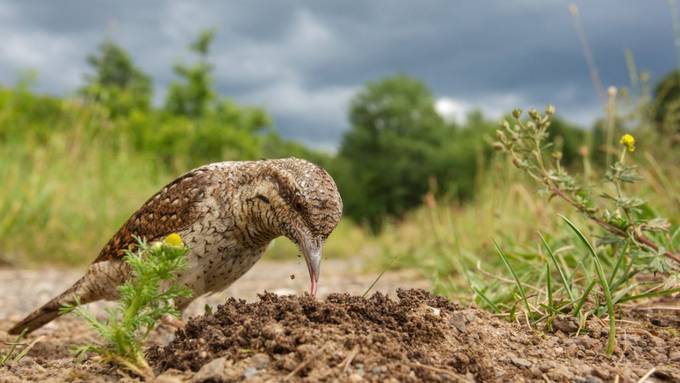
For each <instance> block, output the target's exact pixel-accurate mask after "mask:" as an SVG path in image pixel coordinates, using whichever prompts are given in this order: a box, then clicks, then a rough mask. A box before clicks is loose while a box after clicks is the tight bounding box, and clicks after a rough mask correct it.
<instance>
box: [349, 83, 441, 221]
mask: <svg viewBox="0 0 680 383" xmlns="http://www.w3.org/2000/svg"><path fill="white" fill-rule="evenodd" d="M350 122H351V124H352V128H351V130H350V131H349V132H348V133H347V134H346V135H345V137H344V139H343V141H342V145H341V147H340V153H339V157H340V161H341V163H342V166H339V169H342V170H337V171H338V172H340V173H346V174H340V175H339V178H340V179H341V180H342V181H341V186H340V187H341V189H342V192H343V197H344V199H345V201H346V202H347V203H346V206H345V207H346V213H347V214H348V215H349V216H351V217H353V218H355V219H358V220H365V221H367V222H368V223H369V224H370V225H371V227H373V228H374V229H377V228H379V227H380V224H381V221H382V218H383V217H385V216H399V215H401V214H403V213H404V212H405V211H406V210H408V209H410V208H412V207H414V206H417V205H419V204H420V203H421V201H422V198H423V195H424V194H425V193H426V192H427V190H428V182H429V181H428V180H429V178H430V177H432V176H436V175H437V170H436V169H435V168H434V166H433V163H434V161H433V160H434V158H436V157H437V150H438V149H439V148H441V146H442V145H443V142H442V136H443V135H444V133H445V129H446V126H445V124H444V121H443V120H442V118H441V116H440V115H439V114H437V112H436V111H435V109H434V99H433V97H432V94H431V92H430V90H429V89H428V88H427V87H426V86H425V85H424V84H423V83H422V82H420V81H418V80H416V79H413V78H411V77H408V76H405V75H397V76H393V77H389V78H386V79H383V80H380V81H376V82H369V83H368V84H367V85H366V87H365V89H364V90H363V91H361V92H360V93H359V94H357V95H356V96H355V97H354V99H353V100H352V102H351V107H350Z"/></svg>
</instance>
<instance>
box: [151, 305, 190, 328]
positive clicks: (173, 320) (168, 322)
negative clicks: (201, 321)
mask: <svg viewBox="0 0 680 383" xmlns="http://www.w3.org/2000/svg"><path fill="white" fill-rule="evenodd" d="M189 303H191V300H189V299H182V298H180V299H178V300H176V301H175V306H176V307H177V309H178V310H179V312H180V314H179V317H175V316H172V315H164V316H163V317H162V318H161V320H160V322H161V323H160V326H159V327H163V328H165V329H168V330H175V331H176V330H181V329H183V328H184V327H185V326H186V325H187V324H186V322H184V321H183V320H182V314H184V310H186V308H187V307H188V306H189Z"/></svg>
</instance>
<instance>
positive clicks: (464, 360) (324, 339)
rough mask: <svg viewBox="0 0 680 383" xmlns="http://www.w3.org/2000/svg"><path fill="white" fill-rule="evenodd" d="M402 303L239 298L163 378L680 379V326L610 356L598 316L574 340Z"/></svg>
mask: <svg viewBox="0 0 680 383" xmlns="http://www.w3.org/2000/svg"><path fill="white" fill-rule="evenodd" d="M397 296H398V300H393V299H390V298H388V297H387V296H385V295H383V294H379V293H376V294H374V295H373V296H372V297H370V298H368V299H365V298H362V297H358V296H351V295H348V294H333V295H330V296H328V297H327V298H326V300H324V301H319V300H315V299H313V298H311V297H309V296H283V297H281V296H276V295H274V294H263V295H261V296H260V300H259V301H258V302H255V303H246V302H245V301H243V300H236V299H229V300H227V302H226V303H225V304H224V305H221V306H219V308H218V309H217V311H216V312H214V313H212V314H209V315H205V316H201V317H198V318H194V319H192V320H191V321H190V322H189V323H188V324H187V326H186V328H185V329H184V330H181V331H179V332H178V333H177V334H176V337H175V339H174V340H173V341H172V342H171V343H170V344H169V345H167V346H165V347H155V348H152V349H151V350H150V352H149V358H150V360H151V361H152V363H153V365H154V366H155V368H156V369H157V370H158V371H159V372H163V371H166V370H169V371H170V372H172V371H174V370H191V371H194V372H196V373H195V374H193V378H192V380H193V381H197V382H200V381H205V382H213V381H240V380H246V379H247V380H249V381H281V380H284V379H289V380H296V381H309V382H315V381H374V382H384V381H400V382H421V381H434V382H437V381H441V382H450V381H534V380H536V381H559V382H567V381H583V382H598V381H610V380H611V381H613V380H615V379H617V377H618V379H619V381H621V382H626V381H637V380H638V379H639V378H640V377H642V376H644V375H646V374H648V375H649V377H650V379H655V380H656V381H666V380H667V381H680V368H679V367H678V366H679V365H680V352H678V350H680V339H679V337H678V336H677V329H676V328H663V327H658V326H654V325H648V324H640V323H635V322H628V321H621V322H620V323H619V333H618V347H617V350H616V352H615V354H614V356H612V357H607V356H606V355H604V352H603V347H604V345H605V344H606V337H607V328H606V325H605V324H604V323H601V322H600V321H599V320H597V319H593V320H590V321H589V322H588V323H587V329H586V331H585V335H578V336H576V335H575V334H570V333H571V332H575V331H576V326H575V325H574V323H572V322H570V321H569V320H568V319H566V318H564V319H559V320H557V321H556V322H555V327H556V328H558V330H557V331H556V332H555V333H544V332H539V331H533V330H531V329H527V328H525V327H523V326H520V325H519V324H513V323H509V322H507V321H504V320H502V319H499V318H497V317H494V316H493V315H491V314H488V313H486V312H483V311H479V310H477V309H462V308H461V307H459V306H457V305H455V304H453V303H451V302H449V301H448V300H446V299H444V298H441V297H435V296H432V295H431V294H429V293H428V292H426V291H424V290H400V291H398V293H397ZM166 374H167V373H166Z"/></svg>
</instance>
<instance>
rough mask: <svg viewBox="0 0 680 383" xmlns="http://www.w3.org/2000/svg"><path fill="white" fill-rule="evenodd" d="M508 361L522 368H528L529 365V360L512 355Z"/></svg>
mask: <svg viewBox="0 0 680 383" xmlns="http://www.w3.org/2000/svg"><path fill="white" fill-rule="evenodd" d="M510 362H512V364H514V365H515V366H517V367H522V368H529V367H531V362H529V361H528V360H526V359H524V358H517V357H512V358H510Z"/></svg>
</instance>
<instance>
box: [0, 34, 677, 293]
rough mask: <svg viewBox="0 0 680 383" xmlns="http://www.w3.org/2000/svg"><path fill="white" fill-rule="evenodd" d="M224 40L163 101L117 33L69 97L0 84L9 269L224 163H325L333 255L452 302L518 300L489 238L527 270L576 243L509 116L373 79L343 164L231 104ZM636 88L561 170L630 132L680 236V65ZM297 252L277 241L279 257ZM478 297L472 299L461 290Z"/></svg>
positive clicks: (262, 114)
mask: <svg viewBox="0 0 680 383" xmlns="http://www.w3.org/2000/svg"><path fill="white" fill-rule="evenodd" d="M213 38H214V33H213V32H212V31H209V30H208V31H204V32H203V33H201V34H200V35H199V36H197V38H196V39H195V41H194V42H193V43H192V44H191V45H190V46H189V47H188V49H189V50H190V53H191V54H192V55H193V56H194V59H193V61H192V62H190V63H182V64H177V65H175V67H174V73H175V75H176V79H175V81H174V82H173V83H172V84H171V86H170V88H169V91H168V93H167V96H166V98H165V100H164V102H162V103H161V104H160V105H155V104H154V103H153V102H152V100H153V92H154V84H153V83H152V81H151V78H150V76H149V75H148V74H146V73H144V72H143V71H142V70H141V69H139V68H138V67H137V66H136V65H135V63H134V60H133V58H132V57H130V55H129V54H128V53H127V52H126V50H125V49H124V48H123V47H121V46H120V45H118V44H117V43H116V42H115V41H113V40H110V39H107V40H105V41H103V42H102V43H101V44H100V46H99V48H98V50H97V51H96V52H93V53H92V54H91V55H90V56H89V57H87V58H86V59H87V62H88V63H89V67H90V71H89V72H88V73H86V74H84V76H85V79H86V82H85V85H84V86H83V87H82V88H81V89H77V90H74V92H73V94H72V95H71V96H68V97H55V96H46V95H41V94H36V93H34V92H32V91H31V86H32V83H33V81H34V79H33V76H31V75H30V74H27V75H26V76H25V77H24V78H23V79H22V80H21V81H19V82H18V84H17V85H16V86H14V87H11V88H2V89H0V183H1V187H0V259H1V260H2V261H3V262H5V263H9V264H11V265H16V266H32V265H33V266H35V265H45V264H50V265H82V264H84V263H87V262H89V261H90V260H91V259H93V258H94V257H95V255H96V253H97V252H98V251H99V249H100V248H101V246H102V245H103V244H104V243H105V241H106V240H107V239H108V238H109V237H110V236H111V235H112V234H113V233H114V232H115V231H116V230H117V228H118V227H119V226H120V225H121V224H122V223H123V222H124V221H125V220H126V219H127V218H128V216H129V215H130V214H131V213H132V212H133V211H135V210H136V209H137V208H138V207H139V206H140V205H141V204H142V203H143V202H144V201H145V200H146V199H147V198H148V197H149V196H150V195H152V194H153V193H154V192H155V191H157V190H158V189H159V188H160V187H162V186H163V185H164V184H166V183H168V182H169V181H171V180H172V179H173V178H174V177H176V176H178V175H180V174H182V173H183V172H185V171H187V170H189V169H191V168H193V167H196V166H199V165H202V164H205V163H209V162H214V161H225V160H256V159H261V158H276V157H284V156H296V157H301V158H306V159H309V160H311V161H313V162H316V163H318V164H320V165H321V166H323V167H325V168H326V169H328V171H329V172H330V173H331V174H332V175H333V177H334V178H335V180H336V181H337V183H338V186H339V188H340V191H341V194H342V196H343V200H344V203H345V218H344V220H343V222H342V223H341V225H340V226H339V228H338V229H337V230H336V232H335V233H334V234H333V235H332V236H331V238H330V240H329V243H328V244H327V248H326V256H327V257H330V258H333V257H348V256H363V257H364V259H370V260H371V261H372V263H373V264H374V265H375V266H377V267H378V268H379V269H384V268H388V267H392V268H398V267H413V268H416V269H418V270H420V272H421V273H422V274H423V275H424V276H426V277H428V278H431V279H432V280H433V281H434V283H435V286H436V288H437V290H438V291H439V292H443V293H446V294H449V295H459V296H460V298H466V297H467V298H470V297H472V298H474V299H475V300H477V301H478V303H479V302H481V301H480V299H483V300H487V299H490V298H489V296H492V295H494V294H495V295H496V296H502V295H505V296H510V295H512V294H513V292H512V291H509V290H507V289H503V288H502V286H503V283H504V280H503V279H498V280H497V281H496V282H497V283H495V282H494V283H491V284H489V282H488V280H489V279H488V278H486V277H488V276H489V275H494V274H497V273H498V272H499V271H498V270H500V269H499V268H500V267H502V266H500V265H501V264H500V262H499V261H498V258H497V255H496V254H495V251H494V249H493V245H492V240H493V239H498V240H499V241H500V242H501V243H503V244H505V246H506V247H507V249H508V252H509V254H510V255H511V257H512V258H513V259H514V260H518V261H519V262H526V263H527V264H531V262H534V261H535V260H536V259H537V258H541V255H540V254H539V253H540V252H538V250H537V247H539V245H537V243H539V242H537V238H538V237H537V234H536V231H537V229H540V230H541V231H542V232H543V233H544V234H545V235H546V236H548V237H549V238H551V240H550V241H551V242H552V243H562V242H563V241H564V240H565V239H564V238H565V237H566V236H567V235H568V233H567V232H565V230H564V228H563V225H562V224H561V222H560V221H559V220H558V219H557V218H556V214H557V213H558V212H561V213H562V214H565V215H567V216H570V217H571V216H572V215H573V214H572V213H574V214H575V212H571V210H570V209H569V208H568V207H567V206H566V205H564V203H563V202H560V201H551V202H548V200H547V199H545V198H542V197H540V196H538V195H537V194H536V192H535V191H536V186H535V185H533V184H531V183H530V182H528V180H527V179H526V176H524V175H522V174H521V173H520V172H518V171H517V170H516V169H515V168H514V167H513V166H512V164H511V163H510V162H509V160H508V159H507V158H506V157H505V156H499V155H497V154H496V153H495V152H494V151H493V149H492V145H491V143H492V141H493V140H494V135H495V131H496V129H497V127H498V122H497V121H490V120H488V119H486V118H485V117H484V116H483V115H482V113H481V112H472V113H470V114H469V115H468V116H467V118H466V119H465V121H464V122H462V123H457V122H450V121H446V120H444V119H443V118H442V117H441V116H440V115H439V114H438V113H437V112H436V111H435V108H434V98H433V95H432V93H431V91H430V90H429V89H428V87H427V86H426V85H425V84H424V83H423V82H421V81H419V80H418V79H416V78H413V77H410V76H409V75H407V74H395V75H393V76H391V77H387V78H380V79H375V80H373V81H369V82H368V83H366V84H365V86H364V87H363V88H362V89H361V90H360V91H359V92H358V93H357V94H356V95H355V96H354V98H353V99H352V101H351V104H350V108H349V110H348V120H349V122H350V125H351V129H350V130H349V131H347V133H346V134H345V136H344V138H343V140H342V143H341V145H340V147H339V149H338V151H337V153H327V152H323V151H319V150H315V149H312V148H309V147H305V146H304V145H302V144H300V143H297V142H294V141H290V140H287V139H284V138H282V137H281V136H280V135H279V134H278V133H277V131H276V129H275V128H274V127H273V125H272V120H271V118H270V117H269V115H268V114H267V112H266V111H265V110H262V109H260V108H256V107H250V106H247V105H238V104H236V103H234V102H233V101H232V100H230V99H229V98H227V97H225V96H223V95H220V94H219V93H218V92H217V91H216V90H215V81H214V79H213V72H214V68H213V66H212V65H211V61H210V47H211V42H212V40H213ZM636 75H638V74H637V73H636ZM640 78H642V79H643V81H641V82H640V83H639V84H638V85H637V86H638V88H639V89H631V90H626V89H622V90H619V92H618V95H617V94H614V97H613V99H612V100H613V101H612V102H614V103H616V104H617V105H619V108H618V109H617V110H616V111H614V110H613V109H611V108H610V109H608V112H607V113H604V112H603V116H605V117H603V119H602V120H601V121H598V122H597V123H596V124H595V125H594V126H592V127H583V126H576V125H575V124H572V123H570V122H568V116H563V117H560V116H559V115H558V116H556V117H554V119H553V123H552V125H551V127H550V129H549V135H550V137H549V138H550V141H552V142H554V146H555V147H554V148H553V149H554V150H556V151H559V152H560V153H561V163H562V165H563V166H565V167H566V168H568V169H572V170H574V172H576V173H578V174H579V175H580V177H581V179H583V180H585V182H586V183H588V182H596V181H594V180H595V179H596V174H598V173H600V174H601V173H604V171H605V170H606V166H607V164H608V161H609V160H608V158H609V157H611V156H612V155H616V153H618V151H619V148H618V146H617V140H618V137H619V136H620V135H621V134H622V133H623V132H632V133H634V134H635V136H636V137H637V139H638V150H637V151H636V152H635V153H634V155H631V156H630V158H631V160H632V161H634V162H635V163H636V164H637V166H638V167H639V171H640V173H641V174H642V175H643V177H644V178H645V181H644V182H642V183H640V184H636V185H635V186H634V187H633V188H634V190H633V191H634V192H635V193H638V194H640V195H642V196H645V197H647V198H648V200H649V201H650V202H649V206H650V207H651V208H653V209H655V210H656V211H659V212H661V213H663V215H664V216H665V217H666V218H668V220H669V221H670V223H671V225H672V227H673V228H676V229H677V227H678V224H680V197H679V196H680V182H679V181H678V180H680V165H679V164H680V128H678V127H679V126H680V71H675V72H673V73H670V74H668V75H667V76H666V77H664V78H663V79H661V80H660V81H659V82H658V83H656V84H651V83H649V79H648V76H647V77H645V76H641V77H640ZM644 89H652V91H651V92H645V91H644ZM631 94H636V95H637V96H635V97H632V96H631ZM610 96H611V95H610ZM546 101H549V100H546ZM557 106H558V108H559V105H557ZM610 106H611V105H610ZM508 112H510V111H508ZM574 220H575V221H576V222H578V223H579V224H582V225H584V226H585V227H589V228H590V227H592V226H591V225H592V224H591V223H588V222H587V221H586V220H582V219H581V220H580V219H579V218H578V217H574ZM671 232H672V231H671ZM676 232H677V231H676ZM295 251H296V250H295V249H294V247H293V246H292V245H291V244H290V243H288V242H287V241H286V240H277V241H276V242H275V244H274V246H273V247H272V248H271V249H270V251H269V253H270V254H269V257H272V258H277V257H291V256H292V255H293V254H294V253H295ZM486 261H488V262H489V263H487V264H484V263H482V262H486ZM473 271H474V272H473ZM527 275H529V274H527ZM481 279H483V280H485V282H484V284H481V282H479V280H481ZM491 280H493V278H492V279H491ZM470 285H471V286H472V287H473V288H474V289H473V290H472V293H471V290H469V289H467V288H466V287H465V286H470ZM482 290H484V291H486V295H488V296H482V294H479V292H481V291H482ZM494 299H498V298H494Z"/></svg>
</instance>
